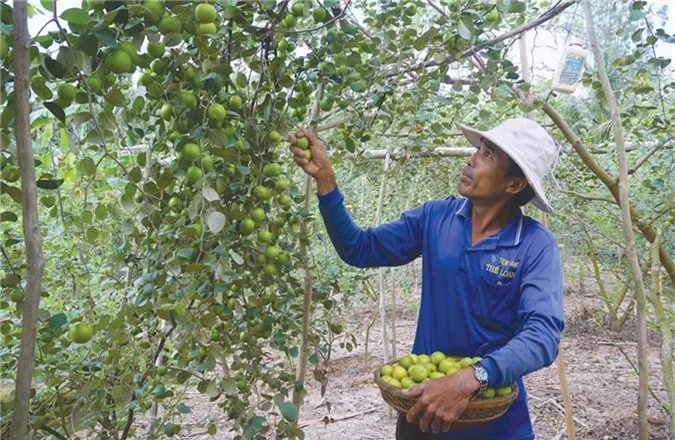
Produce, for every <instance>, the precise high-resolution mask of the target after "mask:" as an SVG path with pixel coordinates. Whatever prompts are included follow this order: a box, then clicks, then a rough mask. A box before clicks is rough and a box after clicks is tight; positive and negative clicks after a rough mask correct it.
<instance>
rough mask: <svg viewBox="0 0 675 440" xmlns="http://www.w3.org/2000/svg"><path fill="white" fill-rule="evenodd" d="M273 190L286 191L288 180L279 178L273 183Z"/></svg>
mask: <svg viewBox="0 0 675 440" xmlns="http://www.w3.org/2000/svg"><path fill="white" fill-rule="evenodd" d="M274 189H276V190H277V191H286V190H287V189H288V180H286V179H285V178H283V177H281V178H279V179H277V181H276V182H274Z"/></svg>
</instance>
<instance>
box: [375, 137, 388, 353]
mask: <svg viewBox="0 0 675 440" xmlns="http://www.w3.org/2000/svg"><path fill="white" fill-rule="evenodd" d="M389 153H390V150H389V147H387V157H386V158H385V160H384V172H383V174H382V179H380V194H379V196H378V198H377V210H376V211H375V223H376V224H377V225H380V224H381V223H382V203H383V202H384V184H385V182H386V180H387V171H388V170H389V165H390V163H391V158H390V154H389ZM377 283H378V290H379V302H380V321H381V323H382V340H383V341H384V344H383V345H384V362H385V363H389V337H388V334H387V309H386V301H385V295H384V289H385V287H384V268H383V267H380V268H379V269H378V270H377Z"/></svg>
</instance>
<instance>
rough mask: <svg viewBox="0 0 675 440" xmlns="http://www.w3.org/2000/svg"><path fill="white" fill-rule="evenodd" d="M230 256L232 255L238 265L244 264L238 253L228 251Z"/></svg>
mask: <svg viewBox="0 0 675 440" xmlns="http://www.w3.org/2000/svg"><path fill="white" fill-rule="evenodd" d="M230 257H232V260H233V261H234V262H235V263H237V264H238V265H240V266H241V265H242V264H244V259H243V258H242V257H241V255H239V254H238V253H236V252H234V251H230Z"/></svg>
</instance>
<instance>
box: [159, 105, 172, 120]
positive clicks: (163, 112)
mask: <svg viewBox="0 0 675 440" xmlns="http://www.w3.org/2000/svg"><path fill="white" fill-rule="evenodd" d="M159 115H160V116H161V117H162V119H164V120H165V121H168V120H169V119H171V118H172V117H173V106H172V105H171V104H169V103H168V102H167V103H166V104H164V105H163V106H162V108H160V109H159Z"/></svg>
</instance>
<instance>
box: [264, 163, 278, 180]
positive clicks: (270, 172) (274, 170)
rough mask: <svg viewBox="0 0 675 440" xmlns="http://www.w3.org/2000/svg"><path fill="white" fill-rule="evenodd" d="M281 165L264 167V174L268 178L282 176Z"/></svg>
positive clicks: (275, 164)
mask: <svg viewBox="0 0 675 440" xmlns="http://www.w3.org/2000/svg"><path fill="white" fill-rule="evenodd" d="M281 171H282V169H281V165H279V164H278V163H268V164H267V165H265V166H264V167H263V174H264V175H265V176H267V177H277V176H279V175H280V174H281Z"/></svg>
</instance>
